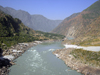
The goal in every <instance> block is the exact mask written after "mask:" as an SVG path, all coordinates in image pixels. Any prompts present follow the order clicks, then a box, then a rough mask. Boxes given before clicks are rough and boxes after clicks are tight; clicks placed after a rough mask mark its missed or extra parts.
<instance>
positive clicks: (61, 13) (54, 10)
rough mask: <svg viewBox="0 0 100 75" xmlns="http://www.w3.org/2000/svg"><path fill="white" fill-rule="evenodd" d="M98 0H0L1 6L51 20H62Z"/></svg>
mask: <svg viewBox="0 0 100 75" xmlns="http://www.w3.org/2000/svg"><path fill="white" fill-rule="evenodd" d="M96 1H98V0H0V5H1V6H3V7H11V8H14V9H15V10H24V11H27V12H28V13H29V14H31V15H34V14H37V15H38V14H39V15H43V16H44V17H46V18H48V19H52V20H63V19H65V18H66V17H69V16H70V15H72V14H73V13H78V12H82V11H83V10H84V9H86V8H87V7H89V6H90V5H92V4H93V3H94V2H96Z"/></svg>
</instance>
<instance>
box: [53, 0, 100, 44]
mask: <svg viewBox="0 0 100 75" xmlns="http://www.w3.org/2000/svg"><path fill="white" fill-rule="evenodd" d="M99 20H100V0H99V1H97V2H95V3H94V4H92V5H91V6H90V7H88V8H87V9H85V10H83V11H82V12H81V13H79V14H78V15H76V16H75V17H73V18H71V19H69V20H67V19H65V20H64V21H63V22H62V23H61V24H60V25H59V26H58V27H57V28H56V29H54V30H53V32H54V33H59V34H63V35H65V36H66V38H67V39H68V38H74V40H73V41H74V42H82V41H85V40H89V39H92V40H93V38H95V39H96V38H97V37H99V35H100V30H99V29H100V26H99V25H100V23H99ZM92 40H91V41H92ZM98 40H99V39H98Z"/></svg>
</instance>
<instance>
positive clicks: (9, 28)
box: [0, 11, 35, 37]
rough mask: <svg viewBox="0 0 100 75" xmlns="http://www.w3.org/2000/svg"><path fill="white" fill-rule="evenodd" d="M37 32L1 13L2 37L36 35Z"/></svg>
mask: <svg viewBox="0 0 100 75" xmlns="http://www.w3.org/2000/svg"><path fill="white" fill-rule="evenodd" d="M34 33H35V31H34V30H33V29H31V28H28V27H27V26H25V25H24V24H23V23H22V22H21V21H20V20H19V19H17V18H15V19H14V18H13V17H12V16H10V15H7V14H5V13H3V12H2V11H0V37H10V36H15V35H24V34H34Z"/></svg>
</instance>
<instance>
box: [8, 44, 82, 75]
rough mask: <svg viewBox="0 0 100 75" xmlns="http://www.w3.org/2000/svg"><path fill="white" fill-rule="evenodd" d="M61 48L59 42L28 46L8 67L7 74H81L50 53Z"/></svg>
mask: <svg viewBox="0 0 100 75" xmlns="http://www.w3.org/2000/svg"><path fill="white" fill-rule="evenodd" d="M62 48H64V46H63V45H62V44H61V42H52V43H42V44H39V45H37V46H34V47H31V48H29V49H28V50H27V51H26V52H25V53H24V54H23V55H22V56H20V57H19V58H17V59H16V60H15V61H16V62H15V63H16V65H14V66H12V67H10V69H11V72H10V73H9V75H82V74H81V73H78V72H77V71H75V70H71V69H70V68H69V67H67V66H66V64H64V62H63V61H62V60H60V59H59V58H57V57H56V56H55V55H53V54H52V51H54V50H56V49H62Z"/></svg>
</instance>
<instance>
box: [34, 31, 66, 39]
mask: <svg viewBox="0 0 100 75" xmlns="http://www.w3.org/2000/svg"><path fill="white" fill-rule="evenodd" d="M36 33H38V34H40V35H42V36H45V37H48V38H51V39H55V40H57V39H63V38H64V37H65V36H64V35H60V34H54V33H48V32H45V33H44V32H41V31H36Z"/></svg>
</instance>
